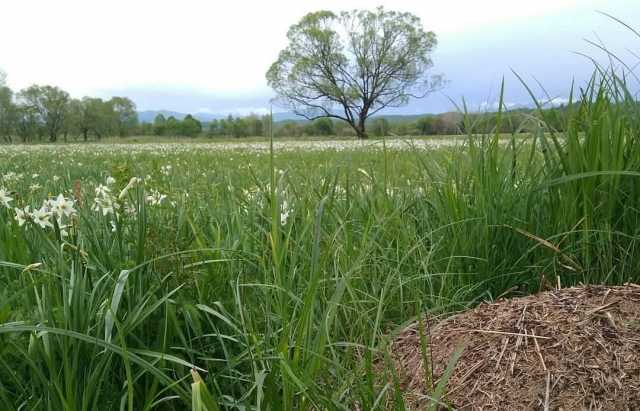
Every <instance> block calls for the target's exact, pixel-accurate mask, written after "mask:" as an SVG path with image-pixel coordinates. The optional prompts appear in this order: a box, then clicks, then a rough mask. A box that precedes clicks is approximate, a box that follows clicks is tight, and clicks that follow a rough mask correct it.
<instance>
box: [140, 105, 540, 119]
mask: <svg viewBox="0 0 640 411" xmlns="http://www.w3.org/2000/svg"><path fill="white" fill-rule="evenodd" d="M535 107H536V105H535V104H534V103H531V104H515V105H512V106H510V107H507V110H517V109H531V108H535ZM487 111H490V112H495V111H497V110H487ZM159 114H162V115H163V116H164V117H165V118H169V117H175V118H176V119H177V120H182V119H184V118H185V117H186V116H187V114H189V113H181V112H178V111H173V110H164V109H161V110H141V111H138V120H139V121H140V122H148V123H153V122H154V120H155V118H156V116H158V115H159ZM440 114H444V113H420V114H409V113H407V114H379V115H375V116H371V117H370V119H373V118H379V117H383V118H387V119H393V121H392V122H397V121H402V120H403V119H406V120H409V121H410V120H415V119H417V118H420V117H425V116H437V115H440ZM191 116H192V117H193V118H195V119H196V120H198V121H201V122H203V123H210V122H211V121H212V120H222V119H226V118H227V117H228V116H229V114H215V113H203V112H199V113H193V114H191ZM234 117H236V116H234ZM242 117H244V116H242ZM291 120H293V121H299V122H307V121H309V120H307V119H306V118H305V117H303V116H299V115H296V114H294V113H292V112H290V111H287V112H277V113H273V121H274V123H279V122H283V121H291Z"/></svg>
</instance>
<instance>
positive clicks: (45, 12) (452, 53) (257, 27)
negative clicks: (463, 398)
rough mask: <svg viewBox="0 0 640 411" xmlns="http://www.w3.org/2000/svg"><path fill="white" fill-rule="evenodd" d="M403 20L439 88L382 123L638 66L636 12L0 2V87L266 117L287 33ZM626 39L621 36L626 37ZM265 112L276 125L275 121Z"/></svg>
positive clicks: (492, 5) (443, 5)
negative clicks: (428, 45)
mask: <svg viewBox="0 0 640 411" xmlns="http://www.w3.org/2000/svg"><path fill="white" fill-rule="evenodd" d="M378 5H383V6H385V8H387V9H392V10H398V11H406V12H411V13H414V14H416V15H417V16H418V17H420V19H421V21H422V24H423V26H424V28H425V29H427V30H430V31H433V32H435V33H436V35H437V37H438V47H437V49H436V51H435V52H434V53H433V56H432V58H433V61H434V68H433V70H432V71H433V73H444V75H445V78H446V79H447V80H448V81H449V82H450V83H449V85H448V86H447V87H446V88H445V89H443V90H441V91H439V92H436V93H434V94H432V95H430V96H429V97H427V98H426V99H422V100H414V101H412V102H411V103H410V104H409V105H408V106H406V107H404V108H402V109H396V110H390V111H388V113H389V114H419V113H427V112H429V113H439V112H444V111H448V110H452V109H455V107H456V104H460V102H461V101H462V97H463V96H464V99H465V101H466V102H467V104H468V105H469V106H470V107H471V108H482V107H485V106H489V107H491V106H492V105H493V104H495V101H496V98H497V94H498V92H499V90H500V85H501V82H502V80H503V78H504V81H505V84H506V93H505V102H507V103H508V104H509V105H515V104H527V103H531V101H532V98H531V97H530V96H529V95H528V93H527V91H526V89H525V88H524V86H523V85H522V83H521V82H520V81H519V80H518V79H517V77H516V76H515V75H514V73H513V72H514V71H515V72H516V73H517V74H518V75H520V76H521V77H522V78H523V79H524V80H525V82H526V83H527V84H528V85H530V86H531V87H532V88H533V90H534V93H535V96H536V98H539V99H542V98H544V96H545V94H544V92H543V91H542V90H543V89H542V87H541V86H540V85H538V82H539V83H540V84H541V85H542V86H544V90H546V93H547V94H548V95H549V96H550V97H553V98H555V99H556V100H555V101H556V102H561V101H562V100H563V99H565V98H566V97H567V94H568V91H569V89H570V87H571V84H572V81H573V82H575V84H576V85H582V84H584V81H585V80H586V79H588V78H589V77H590V76H591V75H592V74H593V71H594V66H593V63H592V62H591V61H590V60H589V59H588V58H587V57H585V56H583V55H581V54H585V55H588V56H590V57H593V58H595V59H597V60H598V61H602V62H604V61H606V59H605V57H606V54H605V53H604V52H602V51H601V50H600V49H599V48H598V47H596V46H594V45H592V44H590V43H589V42H588V41H587V40H590V41H594V42H600V41H602V43H603V44H604V45H605V46H606V47H607V49H609V50H611V51H612V52H615V53H616V55H619V56H620V57H621V58H622V60H623V61H625V63H627V64H629V65H631V66H632V65H635V64H637V63H638V62H639V61H640V60H639V58H638V57H637V56H640V37H638V36H636V35H634V34H633V33H632V32H631V31H630V30H629V29H627V28H625V27H624V26H623V25H621V24H620V23H618V22H616V21H614V20H612V19H611V18H609V17H606V16H604V15H602V14H600V13H598V11H601V12H605V13H609V14H611V15H613V16H615V17H617V18H619V19H621V20H623V21H625V22H627V23H628V24H629V25H631V26H632V27H633V28H634V29H636V30H637V31H639V32H640V24H639V23H638V22H640V0H535V1H523V0H483V1H476V0H447V1H436V0H433V1H426V0H413V1H410V0H393V1H390V0H386V1H385V0H382V1H380V0H378V1H371V0H322V1H315V0H306V1H305V0H298V1H289V0H286V1H280V0H279V1H264V0H257V1H253V0H251V1H247V0H235V1H213V0H208V1H207V0H202V1H196V0H180V1H175V0H153V1H147V0H111V1H104V0H99V1H94V0H2V2H1V4H0V68H2V69H3V70H4V71H6V72H7V74H8V83H9V86H10V87H11V88H12V89H14V90H20V89H22V88H25V87H28V86H30V85H32V84H39V85H45V84H49V85H54V86H58V87H60V88H62V89H64V90H66V91H68V92H69V93H70V94H71V96H72V97H75V98H81V97H83V96H85V95H88V96H92V97H102V98H110V97H111V96H113V95H121V96H127V97H129V98H131V99H132V100H133V101H134V102H135V103H136V104H137V107H138V109H139V110H159V109H166V110H173V111H179V112H184V113H187V112H189V113H196V112H203V113H216V114H228V113H231V114H234V115H246V114H249V113H250V112H256V113H262V112H266V111H267V110H268V109H269V100H270V99H271V98H272V97H274V93H273V92H272V90H271V89H270V88H269V87H268V86H267V82H266V79H265V73H266V71H267V70H268V68H269V66H270V65H271V63H273V62H274V61H275V60H276V59H277V56H278V53H279V52H280V50H282V49H284V48H285V47H286V46H287V38H286V33H287V30H288V28H289V27H290V26H291V25H292V24H295V23H297V22H298V21H299V20H300V19H301V18H302V17H303V16H304V15H305V14H307V13H309V12H314V11H318V10H332V11H336V12H338V11H342V10H351V9H372V8H375V7H376V6H378ZM634 25H635V26H634ZM274 111H278V108H277V107H276V108H275V109H274Z"/></svg>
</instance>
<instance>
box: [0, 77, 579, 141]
mask: <svg viewBox="0 0 640 411" xmlns="http://www.w3.org/2000/svg"><path fill="white" fill-rule="evenodd" d="M575 106H576V107H577V109H580V107H581V105H579V104H576V105H575ZM566 110H567V108H566V107H564V106H560V107H558V108H550V109H546V110H543V111H540V110H538V109H517V110H510V111H506V112H504V113H502V115H501V118H500V124H498V113H479V114H470V115H469V118H468V120H469V121H468V122H467V121H463V116H462V114H460V113H458V112H449V113H443V114H438V115H426V116H423V117H420V118H413V119H412V120H401V121H389V120H388V119H387V118H385V117H374V118H371V119H369V121H368V123H367V130H368V132H369V135H370V136H394V135H395V136H437V135H459V134H464V133H467V132H468V131H469V130H467V127H468V125H467V124H470V127H471V130H470V131H471V132H472V133H474V134H478V133H493V132H495V131H496V129H497V128H498V126H499V130H497V131H499V132H500V133H507V134H510V133H529V132H531V131H533V129H534V128H535V127H552V128H553V129H554V130H556V131H560V132H562V131H564V128H565V120H564V117H565V116H564V114H565V113H566ZM542 117H544V118H545V120H546V121H545V122H542V121H540V120H541V119H542ZM578 118H579V117H578ZM271 125H272V121H271V116H270V115H261V116H259V115H256V114H250V115H248V116H244V117H234V116H232V115H229V116H227V117H226V118H224V119H216V120H212V121H211V122H208V123H204V124H203V123H202V122H201V121H199V120H198V119H196V118H194V117H193V116H192V115H190V114H189V115H187V116H186V117H185V118H184V119H181V120H179V119H176V118H175V117H169V118H165V117H164V116H163V115H162V114H159V115H158V116H157V117H156V118H155V120H154V122H153V123H149V122H142V123H139V122H138V114H137V111H136V105H135V103H134V102H133V101H131V100H130V99H129V98H127V97H118V96H115V97H112V98H111V99H109V100H106V101H105V100H102V99H100V98H92V97H83V98H82V99H74V98H71V97H70V96H69V93H67V92H66V91H64V90H62V89H60V88H58V87H53V86H38V85H33V86H31V87H27V88H25V89H22V90H20V91H19V92H14V91H13V90H11V89H10V88H9V87H7V85H6V74H5V73H4V72H3V71H2V70H0V138H2V139H4V140H5V141H7V142H12V141H14V140H16V141H22V142H31V141H51V142H56V141H58V140H59V139H60V138H62V139H63V140H64V141H68V139H69V138H72V139H73V140H79V139H82V140H83V141H88V140H90V139H95V140H100V139H102V138H103V137H106V136H120V137H126V136H130V135H144V136H165V137H209V138H241V137H251V136H256V137H260V136H268V135H269V133H270V131H271ZM273 133H274V136H275V137H294V138H295V137H304V136H342V137H356V132H355V131H354V129H353V127H352V126H351V125H350V124H348V123H347V122H346V121H341V120H338V121H333V120H332V119H330V118H326V117H323V118H319V119H316V120H314V121H313V122H310V121H293V120H290V121H285V122H278V123H274V124H273Z"/></svg>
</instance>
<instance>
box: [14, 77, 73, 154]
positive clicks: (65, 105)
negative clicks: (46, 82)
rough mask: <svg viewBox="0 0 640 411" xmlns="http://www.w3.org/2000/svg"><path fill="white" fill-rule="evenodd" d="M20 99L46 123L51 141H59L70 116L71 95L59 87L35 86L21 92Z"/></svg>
mask: <svg viewBox="0 0 640 411" xmlns="http://www.w3.org/2000/svg"><path fill="white" fill-rule="evenodd" d="M18 99H19V101H21V102H22V104H23V105H24V106H26V107H28V109H29V110H33V111H34V112H35V114H36V115H38V116H39V118H40V119H41V120H42V121H43V122H44V124H45V125H46V127H47V131H48V134H49V141H51V142H56V141H58V134H59V133H60V131H61V129H62V127H63V124H64V122H65V121H66V118H67V116H68V115H69V102H70V97H69V93H67V92H66V91H64V90H62V89H60V88H58V87H52V86H37V85H34V86H31V87H28V88H26V89H24V90H21V91H20V93H19V95H18Z"/></svg>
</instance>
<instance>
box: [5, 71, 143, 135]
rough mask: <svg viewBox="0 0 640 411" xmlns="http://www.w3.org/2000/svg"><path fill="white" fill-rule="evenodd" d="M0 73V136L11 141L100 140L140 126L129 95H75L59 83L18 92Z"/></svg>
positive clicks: (126, 132) (130, 132)
mask: <svg viewBox="0 0 640 411" xmlns="http://www.w3.org/2000/svg"><path fill="white" fill-rule="evenodd" d="M0 73H2V74H1V75H0V137H2V138H3V139H4V140H5V141H7V142H11V141H13V140H14V139H16V138H17V139H19V140H21V141H23V142H31V141H51V142H56V141H58V139H60V138H62V139H63V140H65V141H67V139H68V138H69V137H70V136H71V137H72V138H73V139H74V140H77V139H78V138H80V137H82V139H83V140H85V141H87V140H89V138H95V139H98V140H99V139H101V138H102V137H104V136H110V135H117V136H121V137H125V136H128V135H131V134H134V133H135V132H136V130H137V126H138V114H137V112H136V105H135V104H134V103H133V101H131V100H130V99H128V98H127V97H117V96H116V97H112V98H111V99H110V100H107V101H105V100H102V99H100V98H91V97H83V98H82V99H74V98H71V97H70V96H69V93H67V92H66V91H64V90H62V89H60V88H59V87H53V86H38V85H33V86H30V87H27V88H25V89H22V90H20V91H18V92H14V91H13V90H11V89H10V88H9V87H7V85H6V74H5V73H4V72H2V71H1V70H0Z"/></svg>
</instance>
